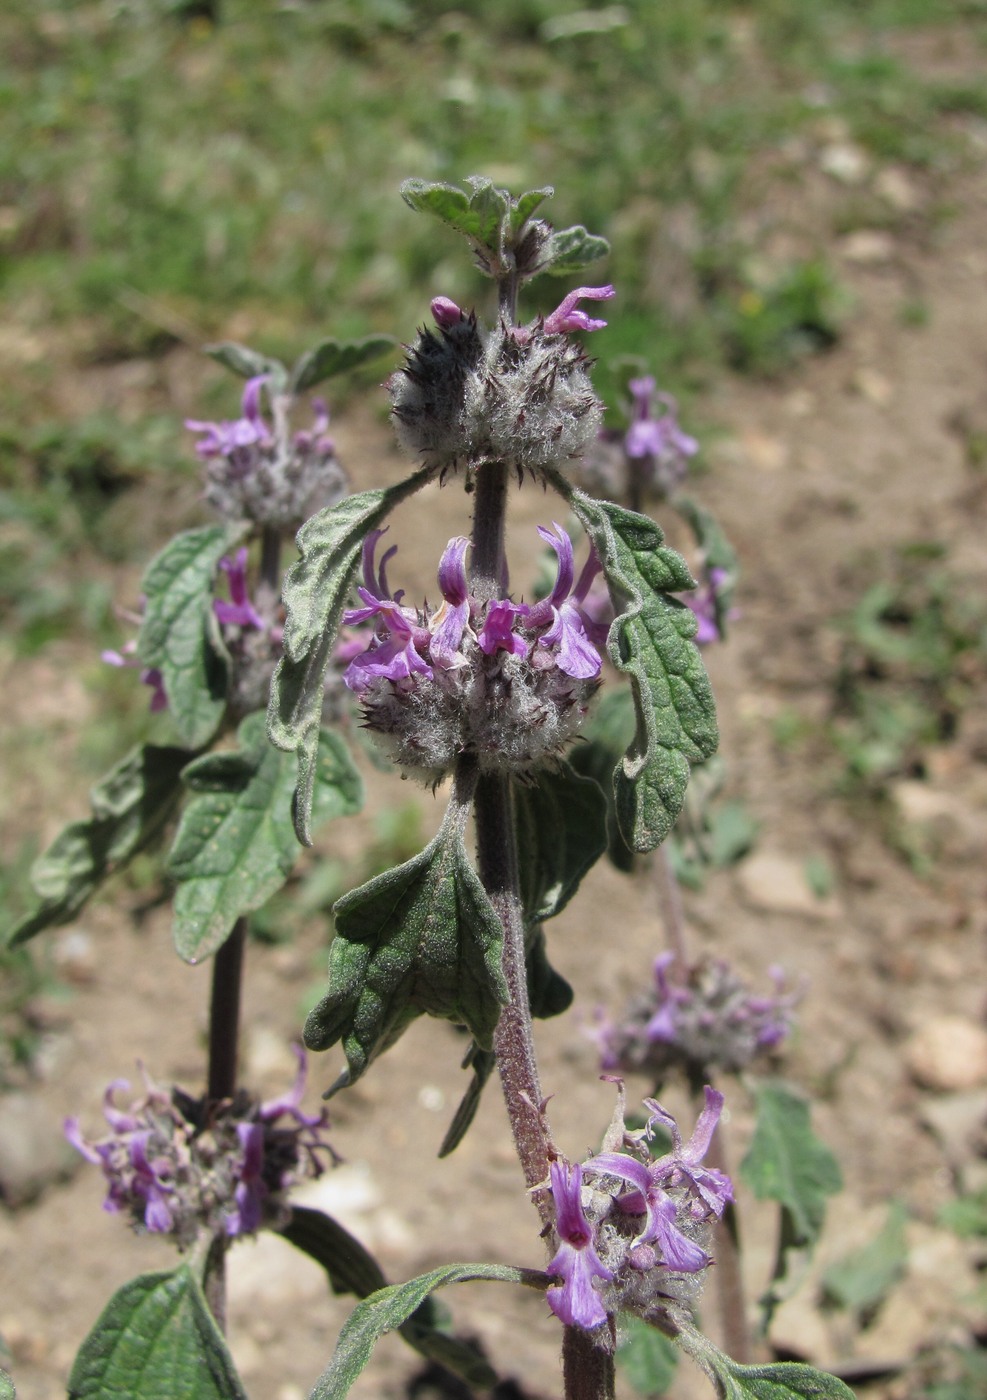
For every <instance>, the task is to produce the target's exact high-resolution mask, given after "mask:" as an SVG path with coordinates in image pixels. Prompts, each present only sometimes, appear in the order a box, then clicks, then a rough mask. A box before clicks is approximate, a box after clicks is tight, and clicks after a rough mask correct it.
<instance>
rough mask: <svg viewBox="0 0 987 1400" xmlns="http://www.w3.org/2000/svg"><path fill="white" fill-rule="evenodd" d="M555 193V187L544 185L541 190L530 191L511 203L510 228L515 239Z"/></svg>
mask: <svg viewBox="0 0 987 1400" xmlns="http://www.w3.org/2000/svg"><path fill="white" fill-rule="evenodd" d="M554 193H555V187H554V186H553V185H543V186H542V188H541V189H540V190H528V191H527V193H525V194H520V195H518V197H517V199H515V200H512V201H511V212H510V226H511V233H512V234H513V235H514V236H515V237H516V236H517V235H518V234H519V233H520V232H521V230H522V229H523V228H524V226H525V224H526V223H527V222H528V220H529V219H530V218H531V216H532V214H533V213H534V212H535V210H536V209H537V208H538V207H539V205H541V204H542V203H543V202H544V201H545V200H546V199H551V198H552V196H553V195H554Z"/></svg>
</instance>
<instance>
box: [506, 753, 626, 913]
mask: <svg viewBox="0 0 987 1400" xmlns="http://www.w3.org/2000/svg"><path fill="white" fill-rule="evenodd" d="M514 810H515V814H516V818H517V841H518V853H519V859H520V866H521V869H520V875H521V899H522V902H523V904H524V913H525V919H526V920H527V921H528V922H529V923H541V922H542V921H543V920H544V919H551V918H553V917H554V916H555V915H556V914H557V913H558V912H559V911H560V910H561V909H564V908H565V906H566V905H567V904H568V902H569V900H570V899H571V898H572V896H573V895H574V894H575V893H576V890H577V889H578V888H579V882H580V881H581V880H582V878H583V876H584V875H585V874H586V872H587V871H588V870H589V869H591V867H592V866H593V865H595V863H596V862H597V860H599V858H600V856H601V855H602V854H603V852H604V851H605V850H606V848H607V803H606V798H605V797H604V796H603V793H602V791H601V790H600V788H599V786H598V785H597V784H596V783H595V782H593V781H592V779H590V778H581V777H579V775H578V774H577V773H575V772H574V771H573V770H572V768H570V767H569V765H568V764H567V763H560V764H559V767H558V769H557V770H555V771H553V770H551V769H543V770H542V771H541V772H540V773H539V774H538V776H537V778H536V780H535V781H534V782H533V783H531V784H524V783H515V784H514Z"/></svg>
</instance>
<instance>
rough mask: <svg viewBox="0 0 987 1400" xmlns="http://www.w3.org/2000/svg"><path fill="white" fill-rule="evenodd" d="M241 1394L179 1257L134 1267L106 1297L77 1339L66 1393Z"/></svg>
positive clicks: (192, 1397)
mask: <svg viewBox="0 0 987 1400" xmlns="http://www.w3.org/2000/svg"><path fill="white" fill-rule="evenodd" d="M137 1395H139V1396H140V1400H174V1397H175V1396H178V1395H180V1396H182V1400H246V1393H245V1391H244V1389H243V1387H242V1385H241V1384H240V1379H239V1377H238V1376H237V1373H236V1370H235V1369H234V1366H233V1361H232V1358H231V1357H230V1354H229V1352H228V1351H227V1349H226V1343H225V1342H224V1341H223V1338H222V1336H221V1335H220V1332H219V1329H218V1328H217V1326H216V1323H215V1322H214V1320H213V1317H212V1314H211V1313H210V1311H209V1309H208V1307H207V1306H206V1300H205V1298H204V1297H203V1296H202V1289H201V1288H200V1286H199V1283H198V1280H197V1279H196V1277H195V1275H194V1274H193V1273H192V1270H191V1269H190V1268H189V1266H188V1265H187V1264H181V1265H180V1266H179V1267H178V1268H177V1269H174V1270H169V1271H168V1272H166V1273H156V1274H142V1275H141V1276H140V1278H135V1279H132V1280H131V1282H130V1283H126V1284H124V1286H123V1287H122V1288H121V1289H119V1290H118V1291H117V1292H116V1293H115V1294H114V1295H113V1297H112V1298H111V1299H110V1301H109V1303H108V1304H107V1306H106V1308H105V1309H104V1311H103V1313H102V1315H101V1317H100V1319H99V1321H98V1322H97V1323H96V1326H95V1327H94V1328H93V1330H92V1331H91V1332H90V1334H89V1336H88V1337H87V1338H86V1340H85V1341H84V1342H83V1344H82V1347H81V1349H80V1351H79V1354H78V1356H77V1357H76V1360H75V1365H74V1366H73V1367H72V1374H71V1376H70V1377H69V1400H133V1397H135V1396H137Z"/></svg>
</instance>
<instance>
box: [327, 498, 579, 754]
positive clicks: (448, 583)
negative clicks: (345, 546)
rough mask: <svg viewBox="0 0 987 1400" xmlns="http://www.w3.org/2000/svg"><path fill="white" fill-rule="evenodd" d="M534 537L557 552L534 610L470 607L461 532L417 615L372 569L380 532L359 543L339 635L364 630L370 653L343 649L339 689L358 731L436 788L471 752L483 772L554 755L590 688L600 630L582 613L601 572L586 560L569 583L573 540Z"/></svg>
mask: <svg viewBox="0 0 987 1400" xmlns="http://www.w3.org/2000/svg"><path fill="white" fill-rule="evenodd" d="M539 533H540V534H541V535H542V538H543V539H545V540H546V541H547V542H548V543H549V544H550V545H551V546H552V548H553V549H554V550H555V553H556V557H557V561H558V568H557V578H556V582H555V586H554V588H553V590H552V593H551V594H550V596H549V597H548V598H545V599H543V600H542V601H541V602H540V603H535V604H533V605H529V604H526V603H514V602H513V601H512V600H511V599H510V598H492V599H491V598H486V599H480V598H477V597H476V596H474V595H473V594H472V593H471V592H470V590H469V584H468V580H467V575H466V554H467V551H468V549H469V541H468V540H467V539H466V538H465V537H464V536H462V535H459V536H456V538H454V539H452V540H450V541H449V544H448V545H447V547H446V549H445V551H444V553H443V555H442V559H441V561H440V563H439V569H438V584H439V592H440V594H441V597H442V602H441V603H440V605H439V606H438V607H437V608H435V609H434V610H430V609H428V608H424V609H422V610H415V609H413V608H410V607H407V606H405V605H404V603H403V602H402V598H403V594H402V593H398V594H393V595H392V593H391V591H390V588H389V585H388V582H387V579H386V576H385V568H384V566H385V564H386V563H387V561H388V560H389V559H390V558H391V556H392V555H393V553H394V551H393V549H391V550H388V551H387V553H386V554H385V555H384V557H383V559H382V561H381V565H380V567H379V568H377V566H376V565H375V562H374V561H375V553H376V548H377V544H378V542H379V540H380V537H381V535H382V534H383V531H381V530H377V531H373V532H372V533H371V534H370V535H369V536H368V538H367V541H366V543H365V546H364V568H363V574H364V582H363V586H362V587H359V588H358V589H357V593H358V595H359V598H360V601H361V604H362V606H361V607H358V608H352V609H350V611H348V612H347V613H345V614H344V615H343V622H344V624H346V625H348V626H355V625H357V624H360V623H372V624H373V629H374V630H373V636H372V639H371V641H370V643H369V645H368V646H367V647H366V648H365V649H364V650H363V651H360V652H358V653H356V654H353V652H352V650H351V646H352V644H351V643H350V642H348V643H347V654H348V656H349V657H350V660H349V665H348V667H347V669H346V671H345V673H344V675H343V680H344V682H345V684H346V685H347V686H348V687H349V688H350V689H351V690H353V691H354V692H355V693H356V694H357V695H358V696H359V698H360V701H361V704H362V707H363V714H364V719H365V721H366V725H367V727H368V729H370V730H371V731H372V732H373V733H374V734H375V735H377V736H379V737H381V739H382V740H383V741H384V742H385V743H386V745H387V746H388V747H389V749H390V750H391V752H392V754H393V756H394V758H395V761H396V762H398V763H400V764H401V765H402V766H403V767H406V768H409V769H414V770H417V771H419V772H420V773H421V774H422V775H423V776H424V777H425V778H426V779H427V780H430V781H437V780H438V779H439V778H440V777H441V776H442V774H443V773H444V772H445V771H446V770H447V769H448V768H449V766H450V765H451V764H452V762H453V760H454V759H455V757H456V755H457V754H459V753H462V752H464V751H467V750H469V751H471V752H475V753H476V754H478V755H479V758H480V762H481V766H483V767H485V768H486V769H488V770H490V769H509V770H524V769H527V768H529V767H531V766H532V765H533V764H536V763H538V762H539V761H541V760H543V759H546V758H550V757H551V756H552V755H554V754H555V753H556V752H557V751H558V750H559V748H560V747H561V746H562V745H563V744H564V743H565V741H566V740H567V739H568V738H569V737H570V735H571V734H572V733H574V731H575V729H576V727H577V726H578V724H579V722H580V720H581V719H582V717H583V715H584V714H585V712H586V707H587V705H588V704H589V701H590V698H591V697H592V694H593V692H594V690H595V689H596V685H597V679H598V677H599V673H600V668H601V660H600V653H599V651H598V650H597V646H598V639H599V638H600V635H601V632H603V631H604V630H605V629H604V628H603V626H602V624H601V623H600V622H599V621H598V620H596V619H594V618H593V617H591V616H590V614H589V613H588V612H586V610H585V608H584V603H585V600H586V595H587V593H588V591H589V588H590V585H591V584H592V582H593V579H594V577H595V574H596V572H597V571H598V568H599V565H598V563H597V562H596V561H595V558H594V557H593V556H591V559H590V561H589V563H588V564H587V566H586V567H585V568H584V569H583V571H582V574H581V575H580V578H579V581H578V582H577V583H576V584H575V586H573V550H572V541H571V540H570V539H569V536H568V535H567V534H566V533H565V531H564V530H563V529H562V528H561V526H559V525H555V526H554V527H553V529H552V530H545V529H541V530H540V531H539Z"/></svg>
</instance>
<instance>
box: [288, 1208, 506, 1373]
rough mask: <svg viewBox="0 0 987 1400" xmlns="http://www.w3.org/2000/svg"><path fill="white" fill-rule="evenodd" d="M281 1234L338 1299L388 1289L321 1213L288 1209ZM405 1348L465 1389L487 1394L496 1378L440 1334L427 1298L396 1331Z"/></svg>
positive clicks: (372, 1264) (471, 1350)
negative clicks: (316, 1266) (463, 1384)
mask: <svg viewBox="0 0 987 1400" xmlns="http://www.w3.org/2000/svg"><path fill="white" fill-rule="evenodd" d="M281 1234H282V1235H284V1237H285V1239H286V1240H289V1241H290V1243H291V1244H293V1245H294V1246H295V1247H296V1248H297V1249H300V1250H302V1252H303V1253H304V1254H307V1255H308V1256H309V1258H310V1259H314V1260H315V1262H316V1263H317V1264H321V1265H322V1267H323V1268H324V1269H325V1271H326V1273H327V1275H328V1277H329V1286H330V1288H331V1289H332V1291H333V1292H334V1293H336V1294H346V1293H353V1294H355V1295H356V1297H357V1298H369V1297H370V1295H371V1293H376V1292H377V1291H378V1289H381V1288H386V1287H387V1279H386V1278H385V1277H384V1273H383V1271H382V1269H381V1267H380V1265H379V1264H378V1263H377V1260H376V1259H375V1258H374V1257H373V1255H372V1254H371V1253H370V1251H369V1250H368V1249H366V1247H365V1246H364V1245H362V1244H361V1243H360V1241H359V1240H358V1239H356V1238H355V1237H354V1236H353V1235H351V1234H350V1232H349V1231H348V1230H345V1229H344V1228H343V1226H342V1225H340V1224H339V1222H338V1221H336V1220H333V1218H332V1217H331V1216H329V1215H325V1214H323V1212H322V1211H321V1210H309V1209H307V1208H306V1207H305V1206H294V1207H292V1213H291V1219H290V1220H289V1221H288V1223H287V1225H285V1226H283V1227H282V1228H281ZM398 1330H399V1331H400V1333H401V1336H402V1337H403V1338H404V1340H405V1341H406V1342H407V1343H408V1345H409V1346H412V1347H414V1349H415V1350H416V1351H417V1352H420V1354H421V1355H422V1356H427V1357H428V1358H429V1359H430V1360H432V1361H437V1362H439V1363H440V1364H441V1365H443V1366H446V1367H447V1368H448V1369H449V1370H451V1371H454V1372H455V1373H456V1375H457V1376H461V1377H462V1378H463V1380H464V1381H466V1383H467V1384H468V1385H471V1386H475V1387H478V1388H480V1389H484V1390H486V1389H488V1388H489V1387H490V1386H492V1385H493V1384H495V1382H496V1380H497V1377H496V1374H495V1373H494V1372H493V1371H492V1370H491V1368H490V1366H489V1365H488V1364H487V1362H486V1361H485V1360H484V1359H483V1357H482V1356H480V1355H479V1353H478V1352H477V1350H476V1348H475V1347H472V1346H469V1345H468V1344H467V1343H466V1342H461V1341H459V1340H458V1338H456V1337H453V1336H450V1335H449V1334H448V1333H447V1332H444V1331H442V1330H441V1328H440V1327H439V1325H438V1309H437V1308H436V1307H435V1306H434V1302H433V1300H432V1299H431V1298H426V1299H425V1300H424V1301H423V1302H422V1303H421V1304H420V1305H419V1307H418V1308H417V1309H416V1310H415V1312H413V1313H412V1314H411V1317H409V1319H408V1321H407V1322H405V1323H403V1324H402V1325H401V1327H400V1328H399V1329H398Z"/></svg>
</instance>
